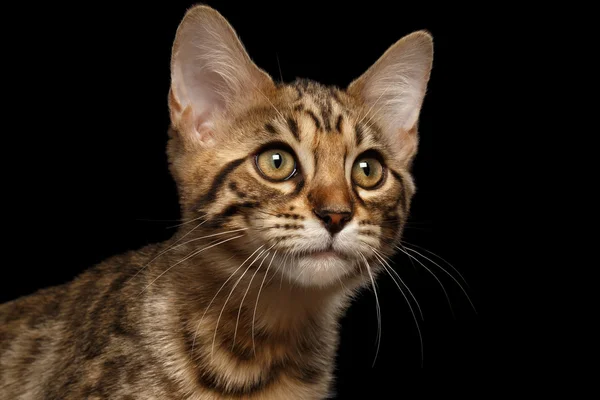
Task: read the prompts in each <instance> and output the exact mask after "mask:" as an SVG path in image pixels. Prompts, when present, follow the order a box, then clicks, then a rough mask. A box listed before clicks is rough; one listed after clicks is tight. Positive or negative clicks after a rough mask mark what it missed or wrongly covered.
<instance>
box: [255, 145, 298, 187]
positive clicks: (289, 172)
mask: <svg viewBox="0 0 600 400" xmlns="http://www.w3.org/2000/svg"><path fill="white" fill-rule="evenodd" d="M256 166H257V167H258V169H259V171H260V172H261V173H262V174H263V175H264V176H265V178H267V179H269V180H272V181H285V180H286V179H289V178H291V177H292V176H294V175H295V173H296V160H295V159H294V156H293V155H292V154H291V153H290V152H289V151H286V150H283V149H277V148H275V149H269V150H266V151H263V152H262V153H260V154H259V155H258V156H256Z"/></svg>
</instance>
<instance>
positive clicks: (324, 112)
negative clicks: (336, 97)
mask: <svg viewBox="0 0 600 400" xmlns="http://www.w3.org/2000/svg"><path fill="white" fill-rule="evenodd" d="M321 117H322V118H323V124H324V125H325V130H326V131H327V132H331V121H330V118H331V98H327V99H326V100H325V101H324V104H323V105H322V106H321Z"/></svg>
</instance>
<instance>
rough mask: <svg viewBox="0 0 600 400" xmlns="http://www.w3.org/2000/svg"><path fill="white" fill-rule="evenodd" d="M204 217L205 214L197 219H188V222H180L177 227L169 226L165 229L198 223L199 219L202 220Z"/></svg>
mask: <svg viewBox="0 0 600 400" xmlns="http://www.w3.org/2000/svg"><path fill="white" fill-rule="evenodd" d="M206 216H207V214H203V215H200V216H199V217H196V218H192V219H190V220H188V221H183V222H181V223H180V224H177V225H171V226H167V229H171V228H178V227H180V226H184V225H187V224H191V223H192V222H194V221H198V220H199V219H201V218H204V217H206Z"/></svg>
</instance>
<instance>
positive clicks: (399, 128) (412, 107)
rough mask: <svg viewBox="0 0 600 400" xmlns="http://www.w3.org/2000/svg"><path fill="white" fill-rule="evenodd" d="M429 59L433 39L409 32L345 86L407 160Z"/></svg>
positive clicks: (413, 147)
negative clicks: (358, 76) (358, 99)
mask: <svg viewBox="0 0 600 400" xmlns="http://www.w3.org/2000/svg"><path fill="white" fill-rule="evenodd" d="M432 61H433V39H432V37H431V35H430V34H429V33H428V32H426V31H418V32H414V33H411V34H410V35H407V36H405V37H403V38H402V39H400V40H399V41H398V42H396V43H395V44H394V45H392V46H391V47H390V48H389V49H388V50H387V51H386V52H385V53H384V54H383V56H381V57H380V58H379V60H377V62H376V63H375V64H374V65H373V66H372V67H370V68H369V69H368V70H367V72H365V73H364V74H363V75H362V76H361V77H360V78H358V79H356V80H355V81H354V82H352V83H351V84H350V86H349V87H348V93H350V94H352V95H354V96H356V97H358V98H360V99H361V100H362V101H363V102H364V103H365V105H366V108H367V110H369V111H368V115H367V118H366V119H367V120H368V119H370V118H373V120H374V121H376V122H377V123H378V124H379V126H380V127H381V128H382V130H383V131H384V133H385V134H386V135H387V136H388V138H389V140H390V141H391V142H392V143H394V144H396V145H398V146H400V147H399V148H400V149H401V152H402V153H403V155H404V157H405V158H407V159H411V158H412V156H414V154H415V153H416V148H417V142H418V140H417V129H416V125H417V121H418V119H419V113H420V111H421V105H422V103H423V98H424V96H425V91H426V89H427V83H428V81H429V75H430V73H431V65H432Z"/></svg>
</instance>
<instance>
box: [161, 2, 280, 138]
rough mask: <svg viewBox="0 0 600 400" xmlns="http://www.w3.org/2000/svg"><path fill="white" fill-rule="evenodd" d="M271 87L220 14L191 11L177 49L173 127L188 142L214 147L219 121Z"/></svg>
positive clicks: (173, 71) (171, 100) (181, 27)
mask: <svg viewBox="0 0 600 400" xmlns="http://www.w3.org/2000/svg"><path fill="white" fill-rule="evenodd" d="M268 85H273V81H272V80H271V78H270V77H269V76H268V75H267V74H266V73H265V72H264V71H262V70H261V69H259V68H258V67H257V66H256V65H255V64H254V63H253V62H252V60H250V57H249V56H248V54H247V53H246V50H245V49H244V47H243V45H242V43H241V42H240V40H239V39H238V37H237V35H236V33H235V31H234V30H233V28H232V27H231V25H230V24H229V23H228V22H227V20H226V19H225V18H223V16H222V15H221V14H219V13H218V12H217V11H215V10H214V9H212V8H210V7H207V6H196V7H193V8H191V9H190V10H188V11H187V13H186V14H185V16H184V18H183V20H182V22H181V23H180V25H179V28H178V29H177V34H176V37H175V42H174V44H173V51H172V56H171V90H170V92H169V109H170V113H171V123H172V124H173V127H174V128H175V130H176V131H177V132H179V134H180V135H181V136H183V138H184V139H185V140H186V141H190V142H192V143H194V144H200V145H203V146H209V145H211V144H212V143H214V139H215V135H216V133H217V132H216V128H217V127H216V123H217V121H218V120H219V118H220V117H222V116H224V115H226V113H227V112H228V111H230V110H231V108H232V107H234V106H235V104H238V103H239V102H240V101H244V100H247V98H248V96H256V95H257V93H260V91H262V90H265V89H266V86H268Z"/></svg>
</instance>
